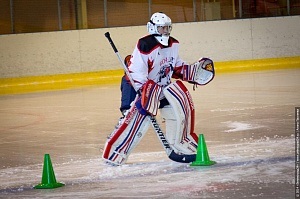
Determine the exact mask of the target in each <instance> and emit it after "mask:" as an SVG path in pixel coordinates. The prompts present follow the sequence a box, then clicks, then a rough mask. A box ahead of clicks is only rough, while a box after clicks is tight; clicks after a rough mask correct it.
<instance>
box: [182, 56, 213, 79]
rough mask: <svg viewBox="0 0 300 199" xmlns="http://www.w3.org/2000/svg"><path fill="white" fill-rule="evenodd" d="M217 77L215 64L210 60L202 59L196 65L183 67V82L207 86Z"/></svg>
mask: <svg viewBox="0 0 300 199" xmlns="http://www.w3.org/2000/svg"><path fill="white" fill-rule="evenodd" d="M214 76H215V68H214V63H213V61H212V60H211V59H209V58H202V59H200V60H199V61H197V62H196V63H194V64H191V65H184V66H183V77H182V80H183V81H187V82H190V83H193V84H197V85H206V84H208V83H209V82H210V81H211V80H213V78H214Z"/></svg>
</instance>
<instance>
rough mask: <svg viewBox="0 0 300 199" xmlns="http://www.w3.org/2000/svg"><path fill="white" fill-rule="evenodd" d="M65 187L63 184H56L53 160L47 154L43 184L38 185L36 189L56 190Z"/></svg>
mask: <svg viewBox="0 0 300 199" xmlns="http://www.w3.org/2000/svg"><path fill="white" fill-rule="evenodd" d="M62 186H64V184H63V183H60V182H56V178H55V174H54V171H53V167H52V163H51V159H50V155H49V154H45V157H44V166H43V176H42V182H41V183H40V184H38V185H36V186H35V187H34V188H35V189H54V188H57V187H62Z"/></svg>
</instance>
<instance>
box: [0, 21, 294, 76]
mask: <svg viewBox="0 0 300 199" xmlns="http://www.w3.org/2000/svg"><path fill="white" fill-rule="evenodd" d="M107 31H109V32H110V34H111V37H112V39H113V40H114V42H115V44H116V46H117V48H118V50H119V52H120V54H121V56H122V57H125V56H126V55H127V54H130V53H132V51H133V48H134V46H135V44H136V42H137V40H138V38H139V37H141V36H144V35H146V34H147V31H146V26H133V27H120V28H102V29H91V30H74V31H63V32H45V33H30V34H17V35H0V43H1V45H0V55H1V57H0V59H1V62H0V78H7V77H23V76H39V75H53V74H66V73H80V72H89V71H102V70H114V69H120V64H119V62H118V60H117V58H116V56H115V55H114V52H113V50H112V48H111V46H110V44H109V43H108V41H107V39H106V38H105V36H104V33H105V32H107ZM172 35H173V36H174V37H175V38H177V39H178V40H179V41H180V43H181V48H180V56H181V58H182V59H183V60H186V61H188V62H194V61H196V60H197V59H198V58H200V57H204V56H205V57H210V58H212V59H213V60H214V61H216V62H217V61H233V60H251V59H260V58H275V57H289V56H299V55H300V48H299V43H300V16H293V17H276V18H263V19H242V20H224V21H211V22H194V23H178V24H174V28H173V32H172Z"/></svg>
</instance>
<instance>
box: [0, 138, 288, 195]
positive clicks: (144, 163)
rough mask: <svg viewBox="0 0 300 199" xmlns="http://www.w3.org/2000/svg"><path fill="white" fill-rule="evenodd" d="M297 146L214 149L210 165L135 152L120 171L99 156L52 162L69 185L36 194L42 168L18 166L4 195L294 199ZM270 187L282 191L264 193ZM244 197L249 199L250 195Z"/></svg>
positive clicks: (5, 181)
mask: <svg viewBox="0 0 300 199" xmlns="http://www.w3.org/2000/svg"><path fill="white" fill-rule="evenodd" d="M208 144H209V142H208ZM293 146H294V138H293V136H291V137H290V138H289V137H288V138H276V139H273V138H269V139H260V140H255V141H253V140H243V141H242V142H240V143H237V144H228V145H219V146H218V145H216V146H213V147H209V154H210V158H211V159H212V160H214V161H216V162H217V164H215V165H212V166H207V167H205V166H204V167H191V166H190V165H189V164H180V163H176V162H171V161H170V160H168V158H167V157H166V155H165V153H164V152H153V153H133V154H132V156H130V158H129V160H128V164H126V165H123V166H119V167H111V166H107V165H105V164H104V163H103V162H102V160H101V158H100V157H95V158H92V159H74V160H72V161H70V162H65V163H59V164H55V163H54V161H53V160H52V162H53V167H54V171H55V174H56V179H57V181H60V182H63V183H65V184H66V186H65V187H63V188H58V189H56V190H55V191H54V190H53V191H48V192H46V191H44V192H43V191H37V190H33V188H32V187H33V186H35V185H36V184H38V183H39V182H40V179H41V173H42V167H43V165H42V164H39V165H29V166H23V167H22V166H20V167H14V168H5V169H1V174H0V181H1V183H0V184H1V185H0V186H1V189H0V195H3V196H5V197H8V198H9V197H10V196H11V197H12V196H14V197H15V196H20V197H21V196H22V198H33V196H34V197H44V196H45V195H46V196H50V197H55V196H57V195H56V194H59V196H61V197H62V196H64V197H65V198H71V197H72V198H74V194H75V197H76V198H93V197H96V196H102V197H121V196H122V197H137V196H139V197H146V196H152V197H161V196H164V197H166V196H168V197H169V196H170V197H171V196H174V197H175V196H176V197H177V196H182V197H183V198H186V197H188V198H193V197H197V196H199V195H201V196H203V197H204V196H207V197H209V196H218V194H221V193H222V194H223V196H226V193H227V194H228V198H230V195H232V193H233V192H236V194H237V196H238V193H239V190H240V191H242V190H244V189H245V190H248V192H249V193H248V194H251V195H250V196H252V197H253V196H256V197H262V198H263V197H265V196H267V195H266V194H272V195H274V194H277V196H278V194H284V195H285V196H286V194H290V196H293V183H294V179H293V176H294V149H293ZM157 160H160V161H157ZM270 186H278V188H277V190H276V189H274V188H272V193H266V190H267V189H268V187H270ZM251 189H252V191H253V193H251ZM140 190H142V191H140ZM137 193H139V195H137ZM47 194H49V195H47ZM222 194H221V195H222ZM224 194H225V195H224ZM245 194H246V195H245ZM240 196H241V197H242V196H247V193H244V195H240ZM268 196H270V197H271V195H268Z"/></svg>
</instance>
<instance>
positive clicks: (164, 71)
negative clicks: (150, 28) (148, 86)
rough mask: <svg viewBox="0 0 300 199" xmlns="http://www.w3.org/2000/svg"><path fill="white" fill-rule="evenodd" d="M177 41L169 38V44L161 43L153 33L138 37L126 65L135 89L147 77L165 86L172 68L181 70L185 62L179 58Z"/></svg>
mask: <svg viewBox="0 0 300 199" xmlns="http://www.w3.org/2000/svg"><path fill="white" fill-rule="evenodd" d="M178 50H179V42H178V41H177V40H176V39H174V38H173V37H170V38H169V45H168V46H163V45H161V44H160V43H159V42H158V41H157V40H156V39H155V37H154V36H153V35H147V36H145V37H143V38H141V39H139V41H138V43H137V45H136V47H135V49H134V51H133V53H132V56H131V59H130V63H129V66H128V69H129V72H130V74H131V77H132V79H133V81H134V83H135V86H136V88H137V89H140V88H141V87H142V85H143V84H144V83H145V82H146V81H148V80H149V79H151V80H153V81H154V82H156V83H157V84H158V85H160V86H162V87H165V86H167V85H169V84H170V83H171V77H172V74H173V72H174V70H176V69H177V71H178V70H180V71H179V72H181V69H182V66H183V65H184V64H187V63H186V62H184V61H183V60H181V59H180V58H179V55H178Z"/></svg>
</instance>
